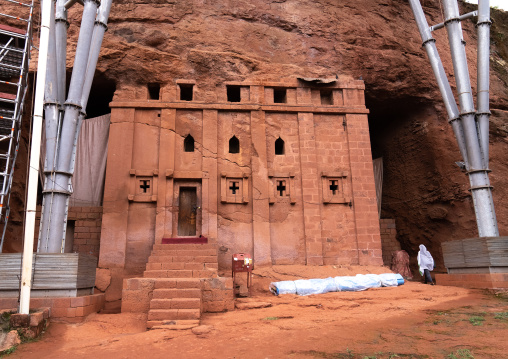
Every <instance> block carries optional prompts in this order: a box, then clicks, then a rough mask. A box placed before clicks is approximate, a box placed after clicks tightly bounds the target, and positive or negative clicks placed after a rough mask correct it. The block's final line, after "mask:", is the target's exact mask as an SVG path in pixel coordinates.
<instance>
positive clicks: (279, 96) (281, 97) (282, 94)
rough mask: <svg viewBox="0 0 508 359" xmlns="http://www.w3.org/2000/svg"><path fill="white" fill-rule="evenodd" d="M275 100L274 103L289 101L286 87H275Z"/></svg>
mask: <svg viewBox="0 0 508 359" xmlns="http://www.w3.org/2000/svg"><path fill="white" fill-rule="evenodd" d="M273 102H274V103H286V102H287V91H286V89H273Z"/></svg>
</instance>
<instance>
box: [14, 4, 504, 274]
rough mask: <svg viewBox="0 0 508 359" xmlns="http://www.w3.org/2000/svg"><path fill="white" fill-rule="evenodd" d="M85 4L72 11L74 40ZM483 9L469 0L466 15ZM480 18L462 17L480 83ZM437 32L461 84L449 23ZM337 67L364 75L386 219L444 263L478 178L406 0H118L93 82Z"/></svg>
mask: <svg viewBox="0 0 508 359" xmlns="http://www.w3.org/2000/svg"><path fill="white" fill-rule="evenodd" d="M422 4H423V6H424V10H425V12H426V13H427V18H428V21H429V23H431V24H435V23H439V22H442V21H443V17H442V13H441V10H440V7H439V1H437V0H436V1H431V0H423V1H422ZM78 7H79V5H78V6H76V7H75V8H73V9H72V10H71V11H70V15H69V17H70V20H71V27H70V29H69V31H70V34H71V38H70V44H69V45H70V46H69V48H71V49H72V48H74V47H75V41H76V38H77V31H78V28H77V26H76V24H78V21H77V20H78V18H79V12H80V10H81V9H78ZM473 9H475V7H474V6H472V5H467V4H462V3H461V12H462V13H465V12H468V11H472V10H473ZM492 18H493V20H494V23H493V26H492V29H491V36H492V40H491V44H492V49H491V68H492V71H491V109H492V117H491V127H490V135H491V138H490V145H491V147H490V151H491V161H490V168H491V169H492V173H491V177H490V178H491V182H492V185H493V186H494V188H495V189H494V201H495V205H496V210H497V218H498V222H499V229H500V233H501V234H504V235H506V234H507V231H508V205H507V204H508V202H507V201H508V200H507V198H508V164H507V161H506V157H507V153H508V72H507V61H508V46H507V38H508V13H506V12H503V11H499V10H493V12H492ZM475 20H476V19H470V20H466V21H464V22H463V27H464V39H465V41H466V42H467V47H466V51H467V55H468V60H469V67H470V70H471V81H472V86H473V89H474V88H475V87H476V65H475V63H476V32H475V26H474V25H475V23H474V21H475ZM434 36H435V38H436V40H437V45H438V48H439V50H440V52H441V57H442V60H443V63H444V67H445V70H446V72H447V73H448V74H449V76H450V79H451V83H452V88H453V89H455V85H454V79H453V77H452V76H453V69H452V65H451V58H450V56H449V55H448V45H447V37H446V31H445V30H444V29H443V30H439V31H437V32H436V33H435V34H434ZM36 60H37V59H36V56H34V58H33V59H32V67H35V65H36ZM72 62H73V59H72V58H69V61H68V70H71V66H72ZM336 75H339V76H342V75H349V76H352V77H353V78H355V79H363V81H364V82H365V86H366V90H365V94H366V102H367V108H368V109H369V110H370V115H369V126H370V136H371V142H372V155H373V157H374V158H377V157H383V159H384V185H383V204H382V218H394V219H395V220H396V227H397V238H398V240H399V241H400V242H401V246H402V248H403V249H405V250H407V251H408V252H409V254H410V255H411V257H413V258H414V257H415V256H416V253H417V250H418V244H420V243H423V244H425V245H426V246H427V248H428V249H429V250H430V251H431V252H432V253H434V254H435V256H434V257H435V258H436V259H437V262H438V263H437V264H438V269H441V270H443V269H444V267H443V263H442V256H441V248H440V242H442V241H447V240H451V239H461V238H470V237H475V236H477V230H476V223H475V217H474V212H473V206H472V200H471V197H470V193H469V191H468V188H469V183H468V179H467V177H466V175H465V173H463V172H461V170H460V169H459V168H458V167H457V165H455V161H460V160H461V158H460V153H459V150H458V147H457V145H456V141H455V138H454V136H453V132H452V130H451V127H450V126H449V124H448V123H447V116H446V113H445V109H444V106H443V104H442V100H441V95H440V93H439V91H438V88H437V85H436V82H435V79H434V77H433V75H432V71H431V68H430V65H429V62H428V60H427V57H426V54H425V51H424V50H423V49H422V47H421V40H420V36H419V34H418V31H417V28H416V24H415V22H414V19H413V15H412V13H411V10H410V8H409V4H408V3H407V1H404V0H380V1H376V2H372V1H370V0H344V1H327V0H287V1H286V0H274V1H268V0H267V1H259V0H249V1H243V0H234V1H230V0H228V1H210V0H190V1H162V0H150V1H145V0H139V1H131V0H115V1H114V2H113V7H112V10H111V16H110V20H109V29H108V32H107V33H106V35H105V38H104V42H103V48H102V50H101V55H100V58H99V63H98V66H97V76H98V79H99V80H100V81H99V82H100V84H102V86H99V87H97V85H96V86H95V87H96V89H97V90H96V91H99V92H100V91H102V92H101V96H100V97H101V98H104V97H108V96H109V98H111V97H112V96H113V92H114V100H123V99H146V98H147V84H160V87H161V89H164V87H165V86H174V83H175V79H193V80H195V81H196V91H199V92H200V93H201V94H202V95H200V98H202V99H204V100H205V101H208V102H215V101H217V99H216V98H214V96H216V93H217V92H216V91H215V89H216V87H217V86H219V85H221V84H223V83H224V81H244V80H249V81H251V80H252V81H254V80H263V81H281V80H286V79H294V78H295V77H322V78H330V77H335V76H336ZM100 84H99V85H100ZM115 86H116V90H115ZM106 89H109V93H107V92H108V91H106ZM473 91H475V90H473ZM105 92H106V93H105ZM93 93H94V89H92V95H91V96H94V95H93ZM89 103H90V104H91V105H90V106H93V104H94V103H98V101H97V102H94V101H89ZM90 111H91V110H90ZM105 111H108V110H105ZM95 112H97V109H96V110H95ZM99 112H100V111H99ZM27 123H28V121H26V122H25V128H26V129H27V131H28V125H27ZM27 137H28V136H27V135H25V139H26V138H27ZM22 151H24V152H23V153H22V154H21V155H20V157H19V162H18V163H17V167H18V171H17V174H16V182H17V183H16V186H15V195H14V198H13V203H14V204H15V205H17V206H18V210H17V211H14V212H17V213H13V215H12V217H11V222H12V223H11V227H10V229H9V235H10V242H9V245H8V247H7V248H10V249H13V250H16V249H20V248H21V220H22V217H21V214H22V206H21V204H22V202H23V201H22V198H23V195H22V193H23V189H22V185H21V184H22V183H24V177H25V168H26V158H27V155H26V151H27V145H26V143H25V146H24V147H23V148H22Z"/></svg>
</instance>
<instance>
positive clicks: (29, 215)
mask: <svg viewBox="0 0 508 359" xmlns="http://www.w3.org/2000/svg"><path fill="white" fill-rule="evenodd" d="M51 5H52V0H42V2H41V8H42V10H41V13H42V20H41V30H40V43H39V64H38V66H37V69H38V70H37V87H36V89H35V103H34V116H33V126H32V147H31V152H30V169H29V172H28V195H27V200H26V214H25V243H24V248H23V266H22V271H21V291H20V303H19V312H20V313H21V314H28V313H29V309H30V290H31V288H32V262H33V245H34V231H35V212H36V204H37V181H38V180H39V159H40V148H41V136H42V115H43V103H44V86H45V82H46V64H47V60H48V54H47V51H48V44H49V36H50V34H49V32H50V29H49V26H50V19H51V8H52V6H51Z"/></svg>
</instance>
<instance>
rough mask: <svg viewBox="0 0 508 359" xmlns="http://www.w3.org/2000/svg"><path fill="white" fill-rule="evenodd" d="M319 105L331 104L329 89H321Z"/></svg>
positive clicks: (330, 91)
mask: <svg viewBox="0 0 508 359" xmlns="http://www.w3.org/2000/svg"><path fill="white" fill-rule="evenodd" d="M320 94H321V105H333V94H332V90H331V89H321V90H320Z"/></svg>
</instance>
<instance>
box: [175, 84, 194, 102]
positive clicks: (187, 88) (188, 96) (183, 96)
mask: <svg viewBox="0 0 508 359" xmlns="http://www.w3.org/2000/svg"><path fill="white" fill-rule="evenodd" d="M178 86H180V100H181V101H192V97H193V91H194V85H192V84H180V85H178Z"/></svg>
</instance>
